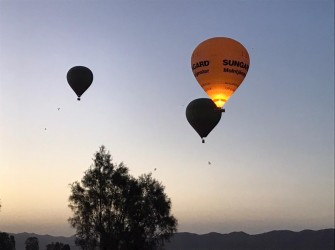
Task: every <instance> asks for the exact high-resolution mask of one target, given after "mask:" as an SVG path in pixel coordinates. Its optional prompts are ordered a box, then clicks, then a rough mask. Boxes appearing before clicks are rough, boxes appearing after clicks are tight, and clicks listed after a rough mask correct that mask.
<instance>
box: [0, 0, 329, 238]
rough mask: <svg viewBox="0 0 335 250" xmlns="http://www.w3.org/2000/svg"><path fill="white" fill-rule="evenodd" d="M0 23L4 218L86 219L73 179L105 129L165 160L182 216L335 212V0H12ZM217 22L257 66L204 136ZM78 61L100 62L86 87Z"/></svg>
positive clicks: (66, 230) (287, 217)
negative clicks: (76, 77) (188, 112)
mask: <svg viewBox="0 0 335 250" xmlns="http://www.w3.org/2000/svg"><path fill="white" fill-rule="evenodd" d="M0 34H1V39H0V121H1V123H0V199H1V202H2V206H3V207H2V210H1V212H0V230H1V231H9V232H23V231H27V232H36V233H48V234H53V235H71V234H73V233H74V230H73V229H71V228H70V227H69V224H68V223H67V221H66V220H67V218H68V217H69V216H71V211H70V209H69V208H68V207H67V204H68V201H67V199H68V196H69V194H70V188H69V186H68V184H69V183H72V182H74V181H76V180H80V179H81V178H82V176H83V173H84V171H85V170H86V169H87V168H89V166H90V165H91V164H92V157H93V154H94V152H95V151H97V150H98V148H99V146H100V145H102V144H104V145H105V146H106V147H107V149H109V151H110V153H111V154H112V156H113V159H114V161H115V162H121V161H123V162H124V163H125V164H126V165H127V166H128V168H129V169H130V172H131V174H133V175H134V176H138V175H140V174H142V173H148V172H153V169H154V168H157V171H155V172H153V175H154V177H155V178H157V179H158V180H159V181H161V182H162V183H163V184H164V185H165V187H166V192H167V194H168V196H169V197H170V198H171V200H172V204H173V214H174V215H175V216H176V217H177V218H178V220H179V231H190V232H195V233H207V232H210V231H217V232H221V233H227V232H231V231H245V232H248V233H259V232H264V231H269V230H275V229H291V230H301V229H305V228H310V229H321V228H327V227H334V153H333V152H334V2H333V1H328V0H321V1H320V0H315V1H298V0H297V1H294V0H292V1H289V0H286V1H279V0H278V1H275V0H273V1H271V0H270V1H200V0H199V1H186V0H185V1H169V2H166V1H141V2H138V1H75V0H73V1H4V0H2V1H0ZM217 36H223V37H230V38H233V39H235V40H237V41H239V42H241V43H242V44H243V45H244V46H245V47H246V48H247V50H248V52H249V55H250V69H249V72H248V75H247V76H246V78H245V80H244V82H243V84H242V85H241V86H240V88H239V89H238V90H237V91H236V93H235V94H234V95H233V96H232V97H231V98H230V100H229V101H228V102H227V104H226V105H225V109H226V113H224V114H223V116H222V119H221V121H220V123H219V124H218V126H217V127H216V128H215V129H214V130H213V131H212V132H211V134H210V135H209V136H208V138H207V139H206V143H205V144H202V143H201V139H200V138H199V137H198V135H197V134H196V132H195V131H194V130H193V129H192V127H191V126H190V125H189V124H188V123H187V120H186V117H185V109H186V106H187V104H188V103H189V102H190V101H192V100H193V99H196V98H200V97H206V94H205V92H204V91H203V90H202V89H201V87H200V86H199V85H198V83H197V82H196V80H195V78H194V76H193V74H192V70H191V65H190V64H191V63H190V61H191V55H192V52H193V50H194V48H195V47H196V46H197V45H198V44H199V43H200V42H202V41H204V40H206V39H208V38H211V37H217ZM75 65H84V66H87V67H89V68H90V69H91V70H92V72H93V74H94V81H93V84H92V86H91V87H90V88H89V90H87V92H86V93H85V94H84V95H83V96H82V101H80V102H78V101H77V100H76V96H75V94H74V92H73V91H72V89H71V88H70V87H69V86H68V84H67V81H66V73H67V71H68V70H69V69H70V68H71V67H73V66H75ZM58 108H60V110H58ZM208 161H210V162H211V163H212V164H211V165H208Z"/></svg>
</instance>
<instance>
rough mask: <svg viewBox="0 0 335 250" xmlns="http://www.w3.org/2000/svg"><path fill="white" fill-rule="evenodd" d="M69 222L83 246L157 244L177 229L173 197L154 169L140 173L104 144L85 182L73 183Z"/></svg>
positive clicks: (86, 249)
mask: <svg viewBox="0 0 335 250" xmlns="http://www.w3.org/2000/svg"><path fill="white" fill-rule="evenodd" d="M69 207H70V208H71V210H72V212H73V217H70V218H69V223H70V224H71V226H72V227H74V228H75V229H76V244H77V245H79V246H81V247H82V249H83V250H91V249H96V247H99V248H100V249H101V250H111V249H117V250H123V249H127V250H129V249H137V250H142V249H143V250H151V249H153V250H154V249H157V248H158V247H160V246H162V245H164V241H166V240H168V239H169V238H170V237H171V236H172V235H173V233H174V232H176V231H177V220H176V218H175V217H174V216H173V215H171V200H170V199H169V198H168V197H167V195H166V194H165V193H164V186H163V185H162V184H161V183H160V182H158V181H157V180H155V179H154V178H153V177H152V175H151V174H143V175H141V176H140V177H139V178H134V177H132V176H131V175H130V174H129V173H128V168H127V167H126V166H125V165H124V164H123V163H120V164H118V165H117V164H114V163H112V157H111V155H110V153H109V152H107V151H106V149H105V147H104V146H101V147H100V149H99V151H97V152H96V153H95V155H94V159H93V165H91V167H90V168H89V169H88V170H87V171H86V172H85V173H84V176H83V178H82V180H81V182H78V181H76V182H74V183H72V184H71V195H70V197H69Z"/></svg>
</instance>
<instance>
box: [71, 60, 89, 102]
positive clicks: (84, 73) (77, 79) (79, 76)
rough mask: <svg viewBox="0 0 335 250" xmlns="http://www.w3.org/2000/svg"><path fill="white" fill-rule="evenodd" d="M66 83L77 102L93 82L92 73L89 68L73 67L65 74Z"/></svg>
mask: <svg viewBox="0 0 335 250" xmlns="http://www.w3.org/2000/svg"><path fill="white" fill-rule="evenodd" d="M66 78H67V81H68V83H69V85H70V87H71V88H72V89H73V91H74V92H75V93H76V94H77V96H78V98H77V100H78V101H79V100H80V97H81V95H82V94H84V92H85V91H86V90H87V89H88V88H89V87H90V86H91V84H92V82H93V73H92V71H91V70H90V69H89V68H86V67H84V66H75V67H73V68H71V69H70V70H69V72H67V75H66Z"/></svg>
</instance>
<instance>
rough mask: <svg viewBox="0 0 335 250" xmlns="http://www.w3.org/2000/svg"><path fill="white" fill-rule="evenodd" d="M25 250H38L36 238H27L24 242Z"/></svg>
mask: <svg viewBox="0 0 335 250" xmlns="http://www.w3.org/2000/svg"><path fill="white" fill-rule="evenodd" d="M25 244H26V250H39V249H40V247H39V245H38V239H37V238H36V237H28V238H27V239H26V241H25Z"/></svg>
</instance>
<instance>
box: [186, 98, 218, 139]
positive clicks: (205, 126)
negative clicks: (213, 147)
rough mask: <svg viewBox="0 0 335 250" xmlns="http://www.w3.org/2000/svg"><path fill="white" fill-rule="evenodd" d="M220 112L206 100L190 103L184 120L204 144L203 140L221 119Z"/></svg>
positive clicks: (211, 102) (210, 101) (213, 104)
mask: <svg viewBox="0 0 335 250" xmlns="http://www.w3.org/2000/svg"><path fill="white" fill-rule="evenodd" d="M221 114H222V110H221V109H219V108H217V106H216V105H215V103H214V102H213V101H212V100H211V99H208V98H199V99H195V100H193V101H191V102H190V103H189V104H188V105H187V107H186V118H187V121H188V122H189V123H190V125H191V126H192V127H193V128H194V130H195V131H196V132H197V133H198V134H199V136H200V137H201V139H202V142H203V143H204V142H205V140H204V138H205V137H206V136H207V135H208V134H209V133H210V132H211V131H212V130H213V129H214V128H215V126H216V125H217V124H218V123H219V121H220V119H221Z"/></svg>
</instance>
